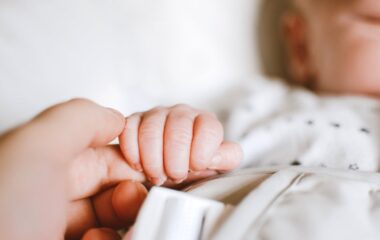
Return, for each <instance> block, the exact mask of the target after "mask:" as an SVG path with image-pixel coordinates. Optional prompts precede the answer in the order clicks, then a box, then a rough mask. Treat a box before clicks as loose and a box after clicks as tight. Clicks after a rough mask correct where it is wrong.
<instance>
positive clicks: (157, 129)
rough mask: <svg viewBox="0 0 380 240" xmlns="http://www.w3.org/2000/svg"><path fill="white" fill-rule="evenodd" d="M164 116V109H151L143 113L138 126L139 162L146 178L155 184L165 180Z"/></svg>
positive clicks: (165, 112)
mask: <svg viewBox="0 0 380 240" xmlns="http://www.w3.org/2000/svg"><path fill="white" fill-rule="evenodd" d="M166 116H167V110H166V109H161V108H155V109H152V110H150V111H149V112H147V113H145V114H144V115H143V117H142V120H141V125H140V128H139V146H140V157H141V162H142V165H143V168H144V170H145V174H146V175H147V177H148V179H149V180H150V181H151V182H152V183H153V184H155V185H162V184H163V183H164V182H165V181H166V175H165V172H164V164H163V155H164V154H163V138H164V127H165V122H166Z"/></svg>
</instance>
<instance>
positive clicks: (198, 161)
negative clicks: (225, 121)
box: [190, 114, 224, 171]
mask: <svg viewBox="0 0 380 240" xmlns="http://www.w3.org/2000/svg"><path fill="white" fill-rule="evenodd" d="M193 135H194V136H193V142H192V145H191V156H190V168H191V170H193V171H202V170H205V169H207V168H208V167H209V166H210V164H211V158H212V156H213V155H214V154H215V152H216V150H217V149H218V147H219V146H220V144H221V143H222V141H223V135H224V133H223V126H222V124H221V123H220V122H219V121H218V119H217V118H216V117H215V116H213V115H211V114H201V115H199V116H197V117H196V118H195V121H194V133H193Z"/></svg>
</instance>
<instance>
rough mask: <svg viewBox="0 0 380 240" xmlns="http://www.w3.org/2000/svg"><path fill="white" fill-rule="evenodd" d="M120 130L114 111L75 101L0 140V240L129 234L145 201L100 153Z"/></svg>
mask: <svg viewBox="0 0 380 240" xmlns="http://www.w3.org/2000/svg"><path fill="white" fill-rule="evenodd" d="M123 127H124V117H123V116H122V115H121V114H120V113H118V112H116V111H115V110H111V109H107V108H103V107H100V106H98V105H96V104H95V103H92V102H90V101H87V100H82V99H76V100H72V101H69V102H66V103H63V104H60V105H57V106H54V107H52V108H50V109H48V110H46V111H45V112H43V113H41V114H40V115H39V116H37V117H36V118H35V119H33V120H32V121H30V122H29V123H26V124H24V125H22V126H20V127H18V128H16V129H14V130H12V131H10V132H8V133H6V134H4V135H2V136H0V159H1V161H0V189H1V190H2V197H1V198H0V209H1V211H2V214H1V215H0V238H1V239H16V240H17V239H63V238H64V236H65V239H80V238H81V237H82V236H83V234H85V233H86V232H87V233H86V234H85V235H84V237H83V239H99V240H106V239H120V237H118V236H117V235H116V232H115V231H114V230H112V229H118V228H120V227H128V226H130V225H131V224H132V223H133V221H134V219H135V217H136V214H137V211H138V209H139V208H140V206H141V204H142V202H143V200H144V199H145V196H146V194H147V190H146V189H145V187H144V186H143V185H142V184H141V183H139V182H142V181H145V176H144V175H143V174H142V173H140V172H137V171H134V170H133V169H131V168H130V167H129V166H128V164H127V163H126V162H125V160H124V158H123V155H122V154H121V152H120V150H119V148H118V147H115V146H108V145H107V144H108V143H109V142H110V141H111V140H112V139H114V138H116V137H117V136H118V135H119V134H120V133H121V132H122V131H123ZM57 153H59V154H57ZM131 180H133V181H131ZM97 228H100V229H97Z"/></svg>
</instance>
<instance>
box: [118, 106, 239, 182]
mask: <svg viewBox="0 0 380 240" xmlns="http://www.w3.org/2000/svg"><path fill="white" fill-rule="evenodd" d="M119 140H120V147H121V150H122V152H123V154H124V156H125V158H126V159H127V162H128V163H129V164H130V165H131V167H132V168H134V169H136V170H138V171H144V172H145V175H146V176H147V178H148V179H149V180H150V181H151V182H152V183H153V184H156V185H161V184H163V183H164V182H165V181H166V180H167V179H168V178H169V179H171V180H173V181H174V182H176V183H180V182H182V181H183V180H185V179H186V178H187V175H188V172H189V171H191V172H202V171H204V170H219V171H228V170H232V169H234V168H235V167H237V166H238V165H239V162H240V160H241V158H242V151H241V148H240V146H239V145H237V144H235V143H231V142H227V141H223V126H222V124H221V123H220V122H219V121H218V119H217V118H216V116H215V115H213V114H211V113H207V112H203V111H200V110H196V109H193V108H191V107H189V106H186V105H176V106H174V107H170V108H162V107H158V108H154V109H152V110H150V111H147V112H144V113H135V114H133V115H131V116H130V117H128V118H126V125H125V129H124V131H123V133H122V134H121V135H120V137H119Z"/></svg>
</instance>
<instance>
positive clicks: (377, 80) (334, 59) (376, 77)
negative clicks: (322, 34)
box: [318, 37, 380, 95]
mask: <svg viewBox="0 0 380 240" xmlns="http://www.w3.org/2000/svg"><path fill="white" fill-rule="evenodd" d="M348 40H350V39H348ZM331 50H332V52H331V53H330V54H329V56H328V57H329V59H326V61H325V66H324V67H323V68H320V69H319V70H320V71H321V72H320V74H319V76H320V78H321V79H319V81H320V82H319V84H318V86H319V88H320V89H319V90H322V91H330V92H338V93H353V94H376V95H377V94H380V65H379V63H380V39H379V40H377V39H376V40H373V39H368V38H364V37H361V38H356V39H355V38H353V39H351V41H348V42H346V43H343V44H341V45H338V46H335V49H331ZM327 63H328V64H327Z"/></svg>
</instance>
